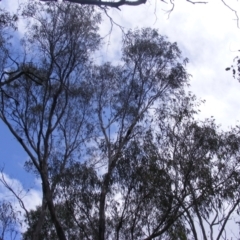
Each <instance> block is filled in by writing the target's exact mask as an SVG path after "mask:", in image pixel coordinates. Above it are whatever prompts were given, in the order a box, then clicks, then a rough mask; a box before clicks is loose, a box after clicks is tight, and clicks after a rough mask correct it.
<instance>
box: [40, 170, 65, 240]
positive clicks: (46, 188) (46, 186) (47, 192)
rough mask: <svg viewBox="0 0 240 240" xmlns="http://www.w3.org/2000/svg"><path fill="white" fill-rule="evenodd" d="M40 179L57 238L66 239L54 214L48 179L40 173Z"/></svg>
mask: <svg viewBox="0 0 240 240" xmlns="http://www.w3.org/2000/svg"><path fill="white" fill-rule="evenodd" d="M42 181H43V192H44V194H45V195H46V201H47V206H48V210H49V212H50V216H51V219H52V222H53V224H54V226H55V229H56V233H57V236H58V239H59V240H67V238H66V236H65V233H64V231H63V228H62V226H61V224H60V222H59V221H58V218H57V216H56V211H55V207H54V204H53V197H52V191H51V189H50V186H49V181H48V179H47V177H46V176H44V174H42Z"/></svg>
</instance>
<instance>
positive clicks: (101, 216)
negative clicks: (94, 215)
mask: <svg viewBox="0 0 240 240" xmlns="http://www.w3.org/2000/svg"><path fill="white" fill-rule="evenodd" d="M110 175H111V170H109V171H108V173H106V175H105V177H104V180H103V185H102V188H101V196H100V209H99V233H98V240H105V229H106V219H105V202H106V195H107V192H108V187H109V181H110Z"/></svg>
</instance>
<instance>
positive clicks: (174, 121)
mask: <svg viewBox="0 0 240 240" xmlns="http://www.w3.org/2000/svg"><path fill="white" fill-rule="evenodd" d="M7 16H8V15H7ZM22 16H24V17H25V18H27V19H28V20H29V24H28V26H27V28H26V32H25V35H24V36H23V39H22V40H21V45H20V47H19V53H18V56H19V57H18V58H15V55H12V52H11V51H10V48H8V47H9V46H8V45H7V43H6V42H5V41H2V46H3V47H4V48H5V47H6V49H9V51H3V53H1V56H3V57H2V59H4V61H3V62H4V64H5V65H2V73H1V76H2V78H1V88H0V119H1V121H2V122H3V123H4V124H5V125H6V126H7V127H8V129H9V131H10V132H11V133H12V135H13V136H14V137H15V138H16V140H17V141H18V142H19V144H20V145H21V146H22V148H23V149H24V150H25V152H26V153H27V155H28V157H29V159H28V161H26V163H25V168H26V170H27V171H29V172H31V173H33V174H34V175H35V176H37V177H38V178H39V179H40V180H41V183H42V189H41V190H42V203H41V205H40V206H38V207H37V208H36V209H35V210H31V211H29V210H28V209H27V208H26V207H25V206H24V204H25V203H24V199H20V197H18V198H17V199H18V200H19V201H21V204H22V206H23V208H24V210H25V224H26V226H27V229H26V231H25V232H24V233H23V239H26V240H28V239H34V240H35V239H60V240H65V239H83V240H84V239H87V240H88V239H98V240H105V239H119V240H120V239H129V240H130V239H131V240H136V239H141V240H143V239H144V240H150V239H164V240H165V239H166V240H170V239H171V240H173V239H179V240H184V239H195V240H197V239H199V238H200V237H199V236H201V238H202V239H204V240H207V239H221V238H222V237H223V238H224V232H225V228H226V225H227V224H228V222H229V221H230V220H231V218H232V216H233V215H235V216H236V218H237V219H239V207H240V196H239V190H240V189H239V186H240V184H239V183H240V162H239V157H240V149H239V146H240V145H239V142H240V135H239V127H238V126H237V127H235V128H232V129H230V130H229V131H223V130H221V129H220V128H219V127H218V126H217V125H216V123H215V121H214V119H213V118H210V119H206V120H204V121H197V120H196V119H195V116H196V114H197V113H198V106H199V103H198V102H197V100H196V97H195V96H194V95H193V94H192V93H189V92H187V90H186V87H187V86H188V84H189V74H188V73H187V71H186V64H187V62H188V59H186V58H184V57H183V56H182V53H181V51H180V49H179V47H178V45H177V44H176V43H172V42H169V40H168V39H167V37H165V36H162V35H160V34H159V32H158V31H157V30H156V29H151V28H143V29H135V30H129V31H128V32H127V33H126V34H125V35H124V36H123V40H122V52H121V58H120V59H119V63H118V64H113V63H110V62H103V63H101V64H99V63H97V62H96V61H95V60H94V54H95V52H96V51H97V50H98V49H99V48H100V47H101V37H100V35H99V34H98V26H99V24H100V22H101V16H100V15H99V13H98V12H96V11H95V10H94V8H93V7H91V6H81V5H73V4H70V3H68V2H63V3H53V4H42V3H38V4H36V3H35V2H34V3H28V4H27V5H25V7H24V8H23V9H22ZM11 19H12V17H11ZM14 23H15V18H13V25H11V26H9V27H11V28H12V31H15V30H16V28H15V27H14ZM0 27H1V25H0ZM4 27H7V26H6V25H4ZM2 36H4V35H2ZM5 53H6V55H5ZM14 54H15V53H14ZM16 59H17V60H16ZM9 62H11V67H8V68H7V67H6V66H9V65H6V64H8V63H9ZM4 206H5V205H4ZM8 209H10V210H12V208H11V207H10V206H9V207H8ZM0 210H1V209H0ZM8 216H10V218H9V219H13V220H16V217H15V215H13V214H12V212H10V214H8ZM0 221H1V223H2V222H3V220H2V219H0ZM225 239H226V237H225Z"/></svg>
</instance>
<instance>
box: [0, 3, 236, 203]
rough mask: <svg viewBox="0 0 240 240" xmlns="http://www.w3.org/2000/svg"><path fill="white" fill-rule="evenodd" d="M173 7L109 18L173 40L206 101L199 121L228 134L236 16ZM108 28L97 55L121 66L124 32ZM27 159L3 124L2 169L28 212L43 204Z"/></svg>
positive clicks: (217, 6) (126, 10)
mask: <svg viewBox="0 0 240 240" xmlns="http://www.w3.org/2000/svg"><path fill="white" fill-rule="evenodd" d="M23 1H24V0H2V1H1V2H0V7H2V8H4V9H6V10H10V11H15V9H16V8H17V7H18V4H20V3H22V2H23ZM226 1H227V0H226ZM228 2H231V4H233V5H231V7H233V8H234V9H236V10H237V9H240V2H239V1H237V0H231V1H228ZM170 8H171V6H170V5H168V4H165V3H164V2H162V1H160V0H150V1H148V2H147V3H146V4H144V5H141V6H138V7H130V6H123V7H121V11H119V10H117V9H109V11H108V14H109V16H111V17H112V18H113V19H114V21H115V22H116V23H117V24H119V25H121V26H122V27H123V28H124V30H127V29H132V28H137V27H138V28H140V27H152V28H156V29H158V31H159V32H160V33H161V34H162V35H166V36H168V39H169V41H171V42H177V44H178V46H179V48H180V49H181V50H182V55H183V56H184V57H186V58H188V59H189V64H188V65H187V70H188V73H190V74H191V75H192V77H191V78H190V85H191V86H190V87H189V91H192V92H193V93H194V94H196V96H197V98H198V99H202V100H206V102H205V103H204V104H202V105H201V107H200V110H201V113H200V114H199V116H198V118H199V119H200V120H201V119H204V118H209V117H211V116H213V117H214V118H215V119H216V123H217V124H219V125H221V128H222V129H224V130H227V129H229V128H230V127H233V126H235V125H236V124H239V122H238V121H240V110H239V109H240V83H239V82H238V81H237V80H236V79H233V77H232V73H231V72H230V71H229V72H227V71H225V68H226V67H229V66H230V65H231V64H232V61H233V58H234V57H235V56H236V55H237V54H238V52H237V50H239V49H240V28H238V27H237V22H236V21H235V20H234V19H235V15H234V14H233V12H232V11H231V10H230V9H228V8H227V7H226V6H225V5H224V4H223V3H222V2H221V0H209V3H208V4H191V3H189V2H186V1H185V0H178V1H176V5H175V8H174V10H173V12H172V13H171V14H170V15H169V14H167V13H166V11H167V10H169V9H170ZM239 14H240V10H239ZM110 27H111V25H110V21H109V18H108V17H106V16H105V17H104V21H103V23H102V24H101V27H100V33H101V35H102V36H106V35H107V36H106V37H105V38H104V41H105V45H103V48H101V51H100V52H98V53H97V56H96V57H97V59H98V60H99V61H102V62H104V61H111V62H116V63H117V62H118V60H119V57H120V55H121V52H120V50H121V39H122V37H121V29H120V28H119V27H118V26H117V25H115V26H113V29H112V31H111V33H110V34H109V31H110ZM22 28H23V26H21V28H20V30H21V29H22ZM26 160H27V155H26V153H25V152H24V151H23V150H22V148H21V146H19V145H18V143H17V141H16V140H15V139H14V137H13V136H12V135H11V134H10V133H9V131H8V130H7V128H6V127H5V126H4V125H3V123H2V122H0V167H1V168H3V167H4V169H3V172H4V174H5V177H6V179H8V181H10V182H11V184H12V186H13V187H15V188H16V189H22V191H23V194H24V195H25V201H26V202H27V206H28V208H34V206H36V205H37V204H39V203H40V201H41V192H40V182H39V180H37V179H36V178H35V176H33V175H31V174H29V173H26V172H25V170H24V162H25V161H26ZM28 189H30V190H29V191H28ZM6 197H8V198H11V196H10V194H9V193H8V192H7V191H6V190H5V189H4V188H3V187H2V186H0V200H1V199H6ZM16 207H17V208H18V206H17V203H16Z"/></svg>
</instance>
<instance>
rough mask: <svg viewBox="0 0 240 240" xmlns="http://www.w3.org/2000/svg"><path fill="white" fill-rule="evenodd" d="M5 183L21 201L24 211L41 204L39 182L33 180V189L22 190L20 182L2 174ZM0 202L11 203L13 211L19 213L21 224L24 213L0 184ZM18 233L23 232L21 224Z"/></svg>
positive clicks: (11, 195)
mask: <svg viewBox="0 0 240 240" xmlns="http://www.w3.org/2000/svg"><path fill="white" fill-rule="evenodd" d="M2 176H3V177H4V180H5V181H6V183H7V184H8V185H9V186H10V187H11V188H12V189H13V190H14V192H15V193H16V194H17V195H18V196H19V197H20V198H21V199H22V201H23V202H24V206H25V207H26V209H27V210H28V211H29V210H32V209H35V208H36V206H38V205H40V204H41V202H42V193H41V191H40V190H39V180H35V188H32V189H24V187H23V186H22V184H21V182H20V181H18V180H17V179H14V178H11V177H9V176H8V175H7V174H5V173H3V175H2ZM0 201H8V202H11V204H12V206H13V208H14V210H15V211H16V212H19V213H20V214H19V215H18V217H19V219H20V221H21V222H22V223H23V219H24V215H25V212H24V210H23V209H22V207H21V206H20V204H19V202H18V200H17V199H16V197H15V196H14V195H13V194H12V193H11V192H10V191H9V190H8V189H7V188H6V187H5V186H4V185H3V184H2V182H0ZM19 228H20V231H24V230H25V228H26V226H25V225H24V224H22V226H19Z"/></svg>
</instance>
